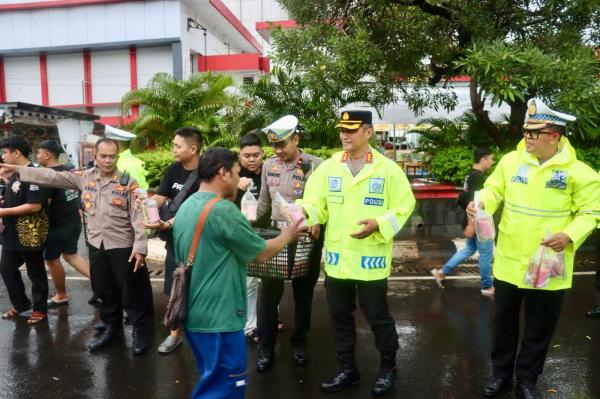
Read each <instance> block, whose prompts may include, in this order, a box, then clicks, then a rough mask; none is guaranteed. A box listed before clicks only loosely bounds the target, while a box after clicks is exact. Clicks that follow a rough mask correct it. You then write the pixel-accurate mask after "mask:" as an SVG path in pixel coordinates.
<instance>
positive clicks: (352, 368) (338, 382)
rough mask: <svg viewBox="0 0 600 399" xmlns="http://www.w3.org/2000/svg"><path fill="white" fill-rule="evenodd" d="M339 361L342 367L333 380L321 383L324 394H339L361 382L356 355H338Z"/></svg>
mask: <svg viewBox="0 0 600 399" xmlns="http://www.w3.org/2000/svg"><path fill="white" fill-rule="evenodd" d="M338 359H339V360H340V363H341V364H342V367H341V368H340V369H339V370H338V372H337V373H336V374H335V375H334V376H333V377H332V378H331V379H329V380H326V381H323V382H322V383H321V391H323V392H326V393H332V392H337V391H340V390H342V389H344V388H345V387H347V386H349V385H356V384H358V383H359V382H360V374H359V373H358V369H357V368H356V362H355V361H354V353H348V352H346V353H338Z"/></svg>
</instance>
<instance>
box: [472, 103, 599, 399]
mask: <svg viewBox="0 0 600 399" xmlns="http://www.w3.org/2000/svg"><path fill="white" fill-rule="evenodd" d="M527 113H528V115H527V119H526V123H525V125H524V126H523V129H524V130H523V136H524V139H523V140H522V141H521V142H520V143H519V145H518V146H517V150H516V151H513V152H511V153H509V154H507V155H505V156H504V157H502V159H501V160H500V162H499V163H498V166H497V167H496V169H495V170H494V173H492V175H491V176H490V177H489V178H488V179H487V180H486V182H485V184H484V189H483V190H482V191H481V192H480V201H481V203H480V204H478V205H480V206H481V207H483V208H484V209H485V210H486V211H487V212H488V213H490V214H493V213H494V212H496V210H497V209H498V207H499V205H500V204H501V203H502V202H503V203H504V210H503V212H502V218H501V220H500V226H499V230H500V233H499V235H498V242H497V249H496V257H495V261H494V267H493V271H494V277H495V283H494V284H495V287H496V291H495V294H496V295H495V297H496V298H495V307H496V315H495V320H494V333H493V341H492V354H491V358H492V371H493V373H492V375H491V376H490V377H489V379H488V380H487V381H486V383H485V385H484V387H483V392H482V393H483V394H484V395H485V396H495V395H497V394H499V393H500V392H501V391H503V390H504V389H505V388H507V387H508V385H509V383H510V380H511V379H512V376H513V371H515V363H516V377H517V386H516V392H517V394H518V395H519V396H520V397H524V398H541V395H540V393H539V391H538V389H537V386H536V381H537V378H538V376H539V375H540V374H541V373H542V369H543V366H544V361H545V359H546V352H547V350H548V346H549V344H550V340H551V339H552V335H553V334H554V330H555V328H556V324H557V322H558V318H559V315H560V309H561V306H562V301H563V297H564V294H565V290H566V289H568V288H570V287H571V281H572V276H573V259H574V253H575V250H576V249H577V248H578V247H579V246H580V245H581V244H582V243H583V241H584V240H585V239H586V237H587V236H588V235H589V234H590V233H591V232H592V231H593V230H594V229H595V228H596V224H597V223H598V220H597V211H598V209H599V206H600V201H599V199H600V177H599V176H598V174H597V173H596V172H595V171H594V170H593V169H591V168H590V167H588V166H587V165H585V164H584V163H582V162H581V161H578V160H577V158H576V156H575V150H574V149H573V147H572V146H571V145H570V143H569V140H568V139H567V138H566V137H564V134H565V128H566V123H567V121H574V120H575V117H573V116H571V115H567V114H563V113H560V112H556V111H553V110H551V109H550V108H548V107H547V106H546V105H545V104H544V103H543V102H541V101H540V100H538V99H532V100H530V101H529V102H528V110H527ZM475 207H476V205H475V204H474V203H471V204H469V207H468V209H467V213H469V216H470V217H474V215H475ZM540 245H543V246H545V247H547V248H551V249H552V250H554V251H556V252H560V251H564V263H565V278H564V279H563V278H561V277H554V278H550V279H549V282H548V283H547V285H544V284H540V283H541V281H542V279H543V278H544V276H543V274H538V275H537V276H538V277H537V278H536V281H535V284H534V285H533V286H531V285H528V284H527V283H526V282H525V280H524V276H525V273H526V271H527V270H528V266H529V261H530V259H531V258H532V256H533V255H534V254H535V252H536V251H537V249H538V248H539V247H540ZM534 287H539V288H534ZM522 302H524V303H525V335H524V337H523V339H522V342H521V350H520V352H519V354H518V357H517V343H518V337H519V313H520V309H521V304H522Z"/></svg>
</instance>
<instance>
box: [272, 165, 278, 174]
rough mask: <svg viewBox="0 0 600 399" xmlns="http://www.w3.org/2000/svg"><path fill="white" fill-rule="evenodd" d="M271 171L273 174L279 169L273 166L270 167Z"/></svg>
mask: <svg viewBox="0 0 600 399" xmlns="http://www.w3.org/2000/svg"><path fill="white" fill-rule="evenodd" d="M271 170H272V171H274V172H277V171H278V170H279V168H278V167H277V165H273V166H271Z"/></svg>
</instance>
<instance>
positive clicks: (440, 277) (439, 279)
mask: <svg viewBox="0 0 600 399" xmlns="http://www.w3.org/2000/svg"><path fill="white" fill-rule="evenodd" d="M430 273H431V275H432V276H433V278H434V279H435V283H436V284H437V285H438V287H440V288H444V284H443V281H444V273H442V271H441V270H440V269H431V271H430Z"/></svg>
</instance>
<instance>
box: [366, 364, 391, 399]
mask: <svg viewBox="0 0 600 399" xmlns="http://www.w3.org/2000/svg"><path fill="white" fill-rule="evenodd" d="M395 379H396V367H395V366H394V367H392V368H384V367H382V368H380V369H379V375H378V376H377V379H376V380H375V385H373V389H372V390H371V393H372V394H373V396H383V395H385V394H387V393H388V392H390V391H391V390H392V388H394V380H395Z"/></svg>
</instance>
